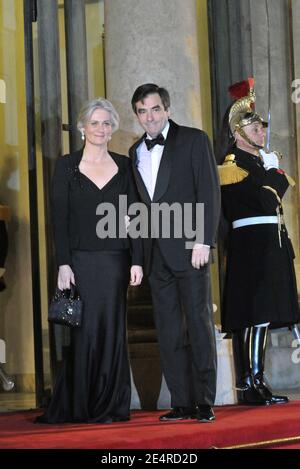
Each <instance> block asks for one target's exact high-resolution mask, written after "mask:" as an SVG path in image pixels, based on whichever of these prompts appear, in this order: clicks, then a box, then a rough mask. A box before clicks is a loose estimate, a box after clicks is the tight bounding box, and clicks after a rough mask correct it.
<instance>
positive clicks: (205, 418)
mask: <svg viewBox="0 0 300 469" xmlns="http://www.w3.org/2000/svg"><path fill="white" fill-rule="evenodd" d="M195 418H196V419H197V420H198V422H203V423H205V422H208V423H209V422H213V421H214V420H215V419H216V417H215V414H214V411H213V409H212V407H211V406H210V405H206V404H199V405H198V406H197V409H196V414H195Z"/></svg>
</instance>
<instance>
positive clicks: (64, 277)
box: [57, 264, 75, 290]
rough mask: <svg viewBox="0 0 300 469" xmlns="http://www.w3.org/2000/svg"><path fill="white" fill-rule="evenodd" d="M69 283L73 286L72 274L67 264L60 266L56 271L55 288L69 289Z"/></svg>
mask: <svg viewBox="0 0 300 469" xmlns="http://www.w3.org/2000/svg"><path fill="white" fill-rule="evenodd" d="M71 283H73V285H75V277H74V272H73V270H72V269H71V267H70V266H69V265H68V264H65V265H60V266H59V269H58V278H57V286H58V288H59V289H60V290H67V289H69V288H71Z"/></svg>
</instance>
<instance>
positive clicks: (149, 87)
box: [131, 83, 170, 114]
mask: <svg viewBox="0 0 300 469" xmlns="http://www.w3.org/2000/svg"><path fill="white" fill-rule="evenodd" d="M155 93H157V94H159V96H160V98H161V101H162V103H163V106H164V109H165V111H167V110H168V109H169V107H170V95H169V93H168V91H167V90H166V89H165V88H161V87H160V86H158V85H155V84H154V83H146V84H144V85H141V86H139V87H138V88H137V89H136V90H135V92H134V93H133V96H132V100H131V106H132V109H133V111H134V113H135V114H136V113H137V112H136V103H137V102H138V101H142V102H143V101H144V99H145V98H146V97H147V96H148V95H149V94H155Z"/></svg>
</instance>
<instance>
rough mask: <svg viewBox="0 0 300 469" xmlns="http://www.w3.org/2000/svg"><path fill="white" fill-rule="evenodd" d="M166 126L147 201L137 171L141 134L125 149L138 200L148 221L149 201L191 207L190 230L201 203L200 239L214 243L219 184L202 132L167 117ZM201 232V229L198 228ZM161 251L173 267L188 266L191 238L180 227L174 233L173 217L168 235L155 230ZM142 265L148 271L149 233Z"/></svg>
mask: <svg viewBox="0 0 300 469" xmlns="http://www.w3.org/2000/svg"><path fill="white" fill-rule="evenodd" d="M169 122H170V128H169V131H168V135H167V138H166V142H165V145H164V150H163V154H162V158H161V162H160V166H159V170H158V175H157V180H156V186H155V190H154V195H153V200H152V201H151V199H150V197H149V194H148V191H147V189H146V187H145V184H144V182H143V179H142V177H141V175H140V173H139V170H138V167H137V165H138V160H137V148H138V147H139V145H140V144H141V142H142V141H143V139H144V138H145V134H144V135H143V136H142V137H141V138H140V139H139V140H138V141H137V142H136V143H135V144H134V145H133V146H132V147H131V148H130V149H129V155H130V157H131V159H132V164H133V173H134V177H135V181H136V184H137V189H138V192H139V196H140V199H141V201H142V202H144V204H146V206H147V209H148V220H149V221H150V223H151V205H153V203H157V204H163V203H167V204H169V205H171V204H174V203H177V204H180V206H181V207H182V208H183V207H184V205H183V204H189V207H192V222H193V229H196V203H202V204H204V205H203V207H204V219H203V239H202V240H201V242H202V243H203V244H207V245H209V246H214V245H215V243H216V232H217V227H218V222H219V214H220V185H219V177H218V172H217V167H216V163H215V158H214V155H213V153H212V150H211V145H210V142H209V139H208V137H207V135H206V134H205V132H203V131H201V130H199V129H195V128H191V127H184V126H180V125H177V124H176V123H175V122H173V121H172V120H171V119H170V120H169ZM200 231H201V230H200ZM156 237H157V242H158V245H159V248H160V250H161V253H162V255H163V257H164V259H165V261H166V262H167V264H168V265H169V267H170V268H172V269H173V270H179V271H183V270H186V269H187V268H188V267H189V266H190V260H191V250H190V249H186V241H193V240H195V238H189V237H187V236H186V233H185V230H184V227H183V226H182V236H181V237H175V236H174V220H172V217H171V218H170V237H168V238H166V237H163V236H161V233H157V231H156ZM143 245H144V267H145V270H146V273H149V270H150V266H151V256H152V247H153V236H152V237H151V234H150V233H149V236H148V237H147V238H144V239H143Z"/></svg>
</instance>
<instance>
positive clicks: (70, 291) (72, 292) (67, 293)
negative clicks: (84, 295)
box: [55, 283, 80, 300]
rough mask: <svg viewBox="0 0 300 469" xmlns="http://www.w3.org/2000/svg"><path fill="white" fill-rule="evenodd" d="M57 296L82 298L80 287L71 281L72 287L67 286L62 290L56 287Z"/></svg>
mask: <svg viewBox="0 0 300 469" xmlns="http://www.w3.org/2000/svg"><path fill="white" fill-rule="evenodd" d="M55 296H64V297H65V298H69V299H72V300H73V299H75V298H80V295H79V292H78V289H77V287H76V285H74V284H73V283H71V288H66V289H65V290H60V289H59V288H58V287H56V290H55Z"/></svg>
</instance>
